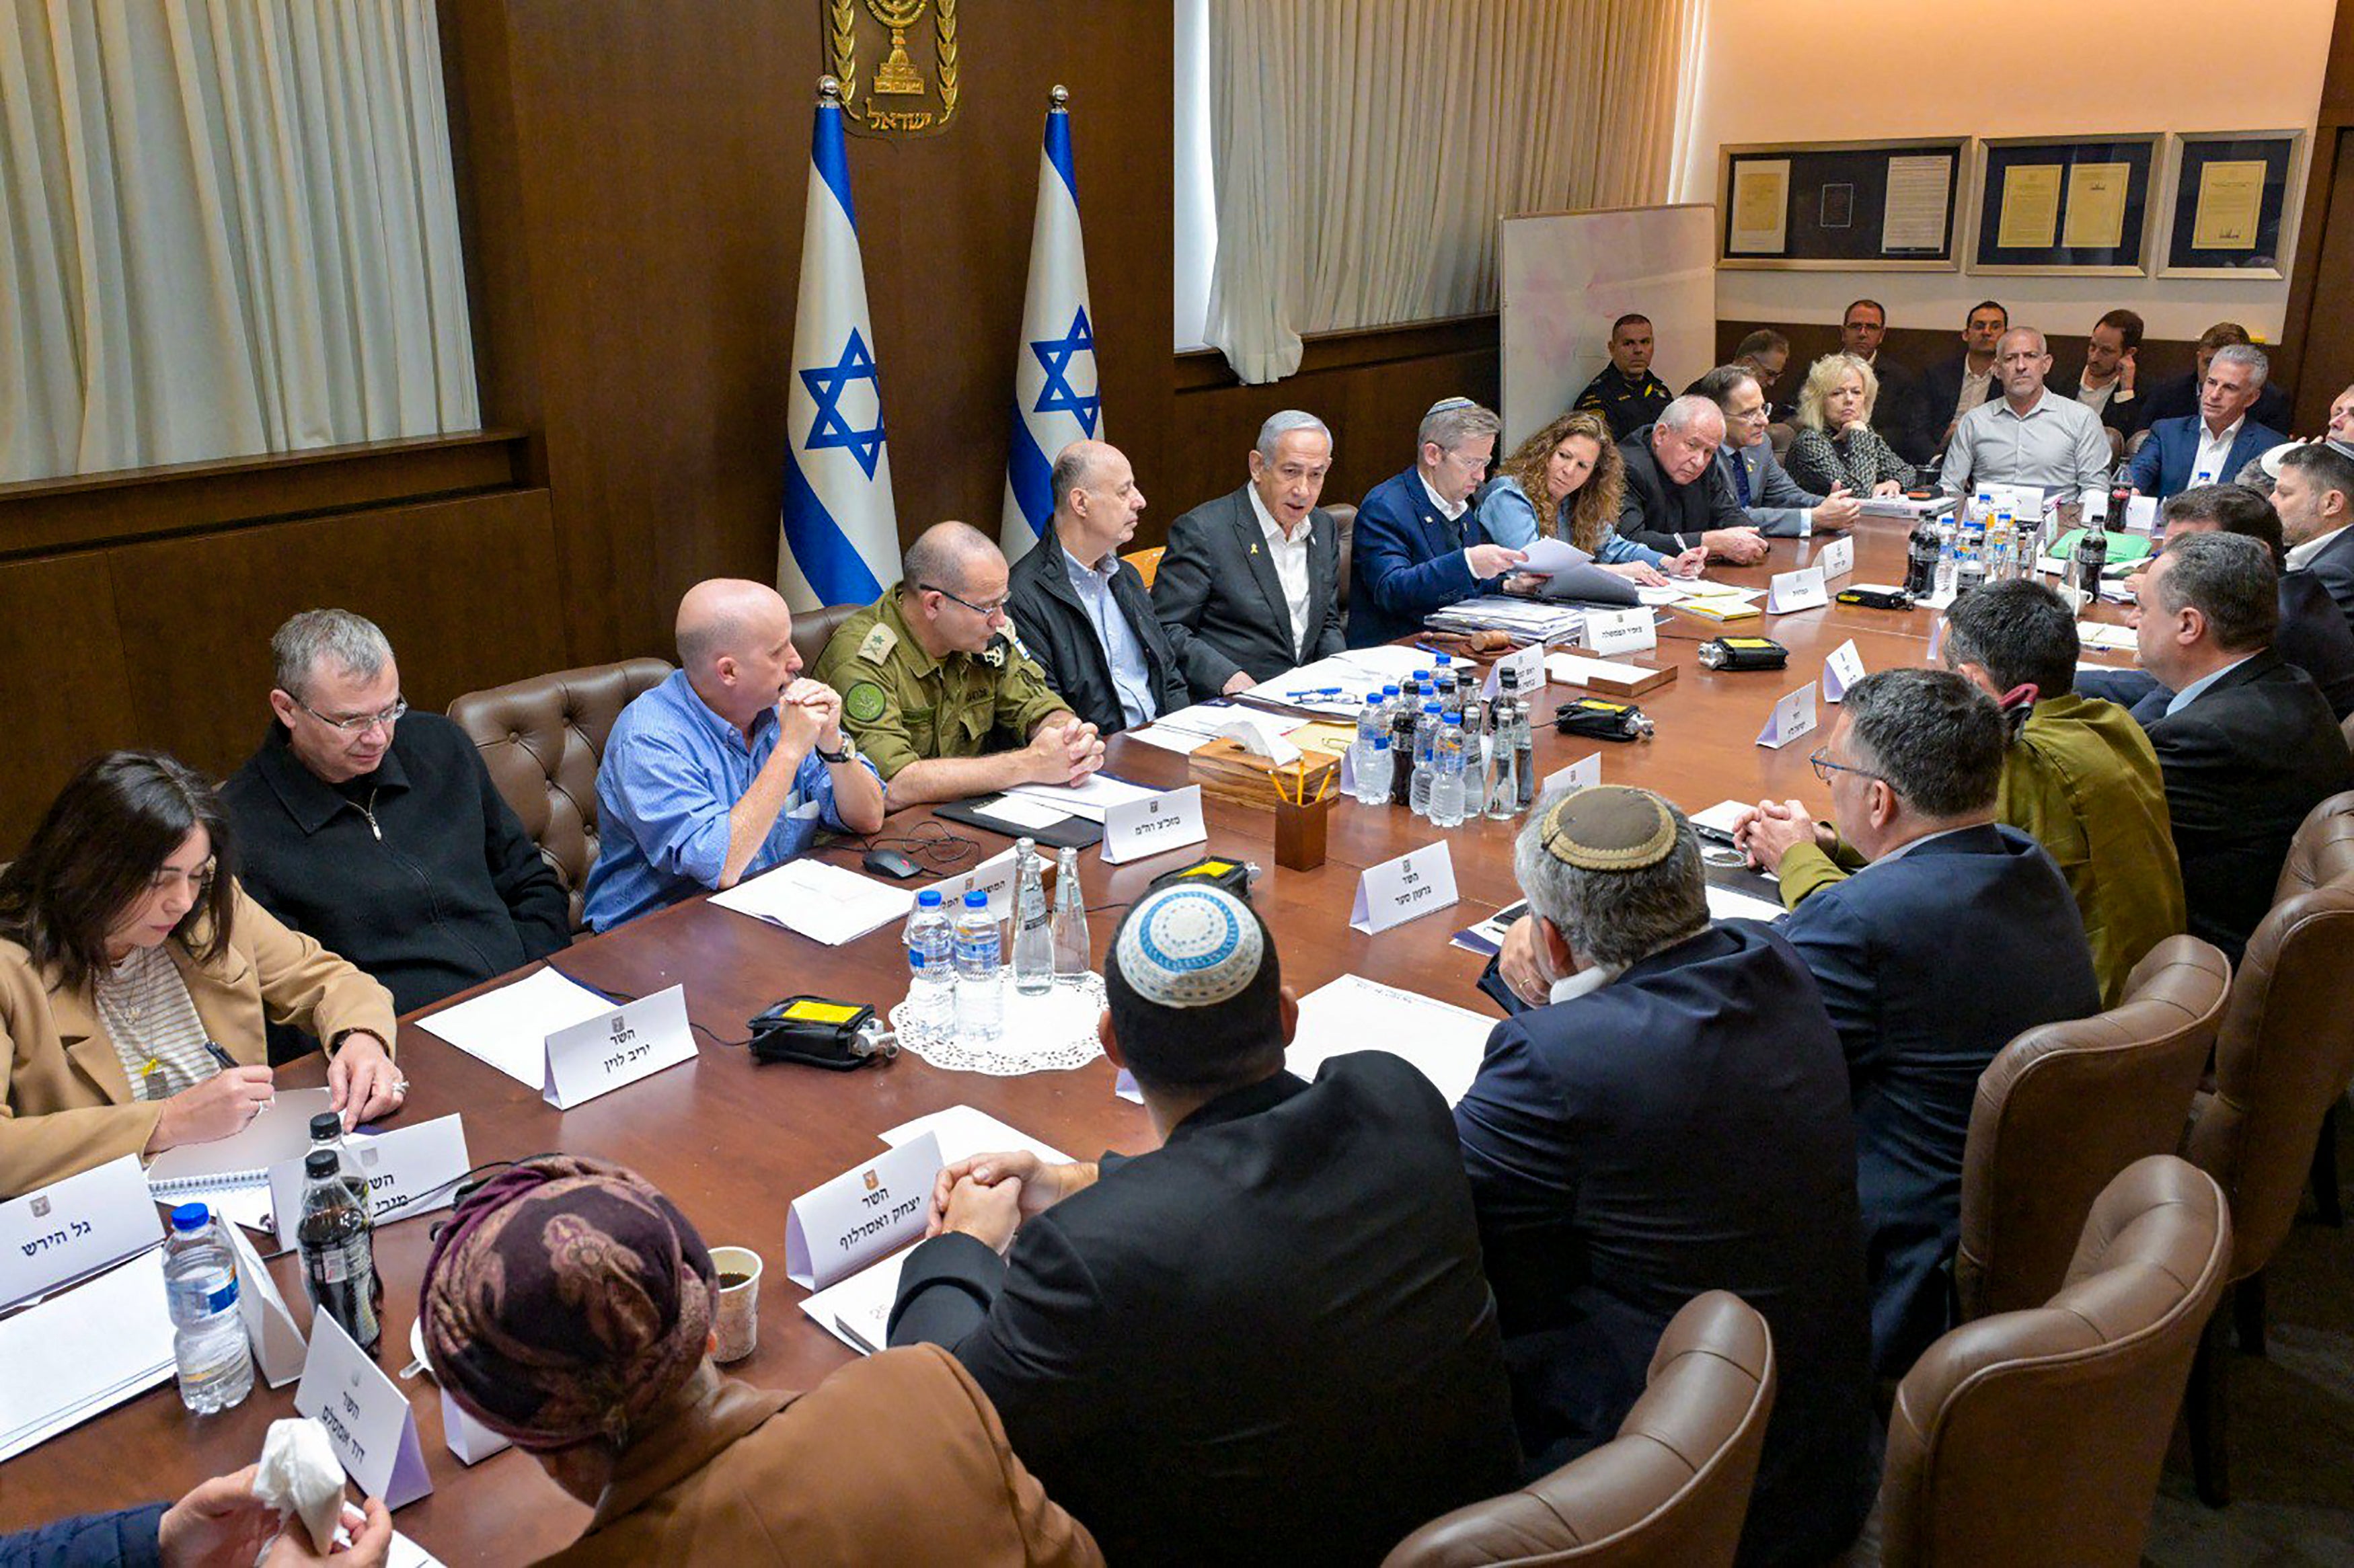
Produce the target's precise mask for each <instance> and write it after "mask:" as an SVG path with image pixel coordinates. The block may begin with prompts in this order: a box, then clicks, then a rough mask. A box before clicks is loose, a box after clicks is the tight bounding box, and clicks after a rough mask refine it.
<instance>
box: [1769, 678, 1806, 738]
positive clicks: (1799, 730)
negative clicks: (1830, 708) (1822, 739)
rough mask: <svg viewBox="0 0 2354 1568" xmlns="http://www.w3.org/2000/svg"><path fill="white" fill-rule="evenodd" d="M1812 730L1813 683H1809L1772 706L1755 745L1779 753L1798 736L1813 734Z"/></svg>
mask: <svg viewBox="0 0 2354 1568" xmlns="http://www.w3.org/2000/svg"><path fill="white" fill-rule="evenodd" d="M1814 728H1815V683H1813V682H1812V681H1809V682H1808V683H1806V684H1805V685H1803V686H1800V687H1799V688H1798V689H1797V691H1795V692H1792V693H1790V694H1788V695H1787V696H1786V697H1783V698H1782V699H1781V700H1780V701H1779V702H1776V704H1775V705H1774V711H1773V712H1772V713H1771V714H1769V715H1766V719H1765V728H1764V729H1761V730H1759V731H1758V732H1757V744H1758V745H1760V746H1766V747H1773V748H1774V749H1775V750H1776V751H1779V750H1781V749H1782V747H1786V746H1787V745H1789V744H1790V743H1791V742H1792V741H1794V740H1796V739H1797V738H1798V737H1799V736H1802V735H1811V734H1813V733H1814Z"/></svg>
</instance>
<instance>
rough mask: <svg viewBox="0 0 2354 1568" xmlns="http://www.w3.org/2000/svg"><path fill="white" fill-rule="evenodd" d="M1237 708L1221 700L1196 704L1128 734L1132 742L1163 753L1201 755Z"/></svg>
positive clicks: (1161, 717)
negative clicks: (1219, 727) (1138, 742)
mask: <svg viewBox="0 0 2354 1568" xmlns="http://www.w3.org/2000/svg"><path fill="white" fill-rule="evenodd" d="M1234 713H1235V705H1234V704H1233V703H1231V702H1228V701H1225V699H1223V698H1221V699H1219V700H1218V701H1215V702H1207V703H1195V704H1194V705H1193V706H1192V707H1190V708H1179V709H1178V710H1177V711H1176V712H1175V713H1173V714H1162V715H1161V716H1160V717H1159V718H1157V719H1155V720H1153V721H1152V722H1151V723H1150V724H1149V725H1145V726H1142V727H1141V728H1138V729H1131V730H1128V731H1126V732H1124V733H1125V734H1126V735H1127V736H1128V738H1129V739H1130V740H1140V741H1142V742H1143V743H1144V744H1145V745H1147V746H1157V747H1160V748H1161V750H1163V751H1174V752H1178V753H1181V754H1182V753H1184V752H1189V751H1197V750H1199V749H1200V748H1201V747H1204V746H1207V745H1208V744H1209V743H1210V742H1211V741H1213V740H1214V739H1216V738H1217V735H1218V726H1220V725H1222V724H1224V723H1225V721H1226V720H1228V719H1229V718H1232V717H1233V716H1234Z"/></svg>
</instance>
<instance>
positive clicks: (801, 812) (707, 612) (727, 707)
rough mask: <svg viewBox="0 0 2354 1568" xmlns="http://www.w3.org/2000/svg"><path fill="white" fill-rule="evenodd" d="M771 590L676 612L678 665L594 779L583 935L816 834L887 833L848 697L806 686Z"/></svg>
mask: <svg viewBox="0 0 2354 1568" xmlns="http://www.w3.org/2000/svg"><path fill="white" fill-rule="evenodd" d="M792 638H793V617H792V612H791V611H790V610H789V609H786V608H785V601H784V600H783V599H781V598H779V596H778V594H777V590H776V589H774V588H770V587H769V586H768V585H767V584H766V583H756V582H746V581H743V580H741V579H739V578H733V577H716V578H714V579H712V580H710V581H708V582H700V583H697V584H695V586H694V587H693V588H689V589H687V591H686V597H685V598H684V599H681V600H680V601H679V605H678V662H679V667H678V669H676V670H675V671H673V672H672V673H671V676H670V678H669V679H668V680H666V681H664V682H663V683H662V684H661V685H659V686H656V687H654V688H653V689H652V690H651V691H649V692H645V693H643V694H641V695H639V696H638V697H637V699H636V700H635V701H633V702H631V704H630V705H629V706H628V707H626V708H623V709H622V710H621V716H620V719H619V720H617V721H616V722H615V723H614V726H613V733H612V736H611V737H610V739H608V740H607V741H606V743H605V760H604V762H603V764H602V765H601V766H600V767H599V768H598V769H597V813H598V823H597V825H598V831H599V835H600V841H601V842H600V843H599V849H598V853H597V864H596V866H595V867H594V868H593V869H591V870H590V872H589V873H588V924H589V925H590V926H592V927H595V928H596V929H598V930H599V931H610V930H611V929H612V928H613V927H616V926H619V925H620V924H622V923H623V922H624V921H628V920H634V919H636V918H637V917H638V916H641V915H643V914H646V913H648V912H649V911H652V910H655V909H661V908H665V907H667V906H670V905H673V904H675V903H677V902H678V901H679V900H680V899H682V898H685V897H687V896H689V895H692V894H694V893H695V892H696V891H698V890H700V889H704V888H720V887H733V886H735V885H737V883H738V882H741V881H742V880H744V878H746V877H748V876H755V875H758V874H759V873H761V872H764V871H767V870H768V869H769V867H771V866H776V865H781V864H783V863H785V862H786V861H789V860H790V859H792V858H793V857H794V856H795V855H797V854H800V853H801V852H802V851H803V850H806V849H807V848H809V846H810V842H811V840H813V839H815V838H816V837H817V833H818V830H819V829H820V828H831V829H832V830H833V831H835V832H846V833H871V832H874V831H875V829H877V828H879V827H881V826H882V825H883V780H882V779H881V778H880V777H879V776H877V774H876V773H875V769H874V768H873V767H872V766H871V765H870V764H869V763H868V762H867V761H866V759H865V758H862V757H860V756H859V755H858V751H857V748H856V747H854V746H852V745H851V744H850V742H849V741H847V740H846V739H844V738H843V734H842V698H841V697H840V696H839V695H837V694H835V693H834V691H833V689H832V687H830V686H827V685H824V684H822V683H820V682H817V681H811V680H804V679H802V678H801V655H800V654H799V653H798V652H794V650H793V641H792Z"/></svg>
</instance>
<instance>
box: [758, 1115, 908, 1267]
mask: <svg viewBox="0 0 2354 1568" xmlns="http://www.w3.org/2000/svg"><path fill="white" fill-rule="evenodd" d="M939 1173H940V1140H939V1139H938V1136H937V1135H935V1134H932V1133H926V1134H924V1136H923V1137H921V1138H918V1139H916V1140H915V1141H914V1142H912V1143H903V1144H901V1145H900V1146H899V1147H898V1148H896V1149H894V1150H891V1151H890V1152H889V1153H887V1154H884V1155H882V1156H881V1157H879V1158H877V1159H875V1160H868V1161H867V1162H866V1163H864V1164H863V1165H856V1166H853V1167H852V1168H851V1169H850V1170H848V1171H843V1173H842V1174H841V1175H839V1176H837V1177H835V1178H834V1179H833V1180H832V1181H828V1182H827V1183H825V1185H823V1186H822V1187H812V1188H811V1189H810V1190H809V1191H808V1192H803V1193H802V1194H801V1196H800V1197H798V1198H795V1199H794V1200H793V1206H792V1209H791V1210H790V1213H787V1214H786V1216H785V1277H787V1278H788V1279H790V1280H791V1281H792V1282H793V1283H794V1284H796V1285H800V1286H804V1287H808V1288H809V1289H811V1290H822V1289H824V1288H825V1287H827V1286H829V1285H832V1283H833V1282H834V1281H836V1280H838V1279H842V1278H844V1277H847V1276H849V1275H853V1274H855V1273H857V1272H858V1271H859V1270H860V1269H862V1268H864V1267H865V1266H867V1265H868V1264H870V1263H873V1262H874V1261H875V1259H876V1258H878V1257H881V1256H882V1255H884V1254H885V1253H886V1252H889V1251H891V1250H892V1249H893V1248H895V1247H897V1246H900V1245H905V1244H906V1243H907V1242H911V1241H915V1240H917V1239H919V1238H920V1237H921V1236H922V1235H923V1234H924V1207H925V1205H926V1204H927V1203H928V1202H930V1201H931V1196H932V1178H933V1177H935V1176H937V1175H938V1174H939Z"/></svg>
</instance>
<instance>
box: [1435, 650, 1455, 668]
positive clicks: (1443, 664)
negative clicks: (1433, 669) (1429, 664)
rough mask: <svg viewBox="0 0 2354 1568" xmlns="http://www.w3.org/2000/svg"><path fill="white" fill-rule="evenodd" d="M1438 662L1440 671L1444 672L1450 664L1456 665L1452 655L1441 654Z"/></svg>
mask: <svg viewBox="0 0 2354 1568" xmlns="http://www.w3.org/2000/svg"><path fill="white" fill-rule="evenodd" d="M1437 661H1438V668H1440V669H1442V670H1444V669H1446V668H1447V666H1448V665H1449V664H1452V663H1454V662H1455V660H1454V658H1453V657H1452V656H1451V655H1449V654H1446V653H1441V654H1439V655H1437Z"/></svg>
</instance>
